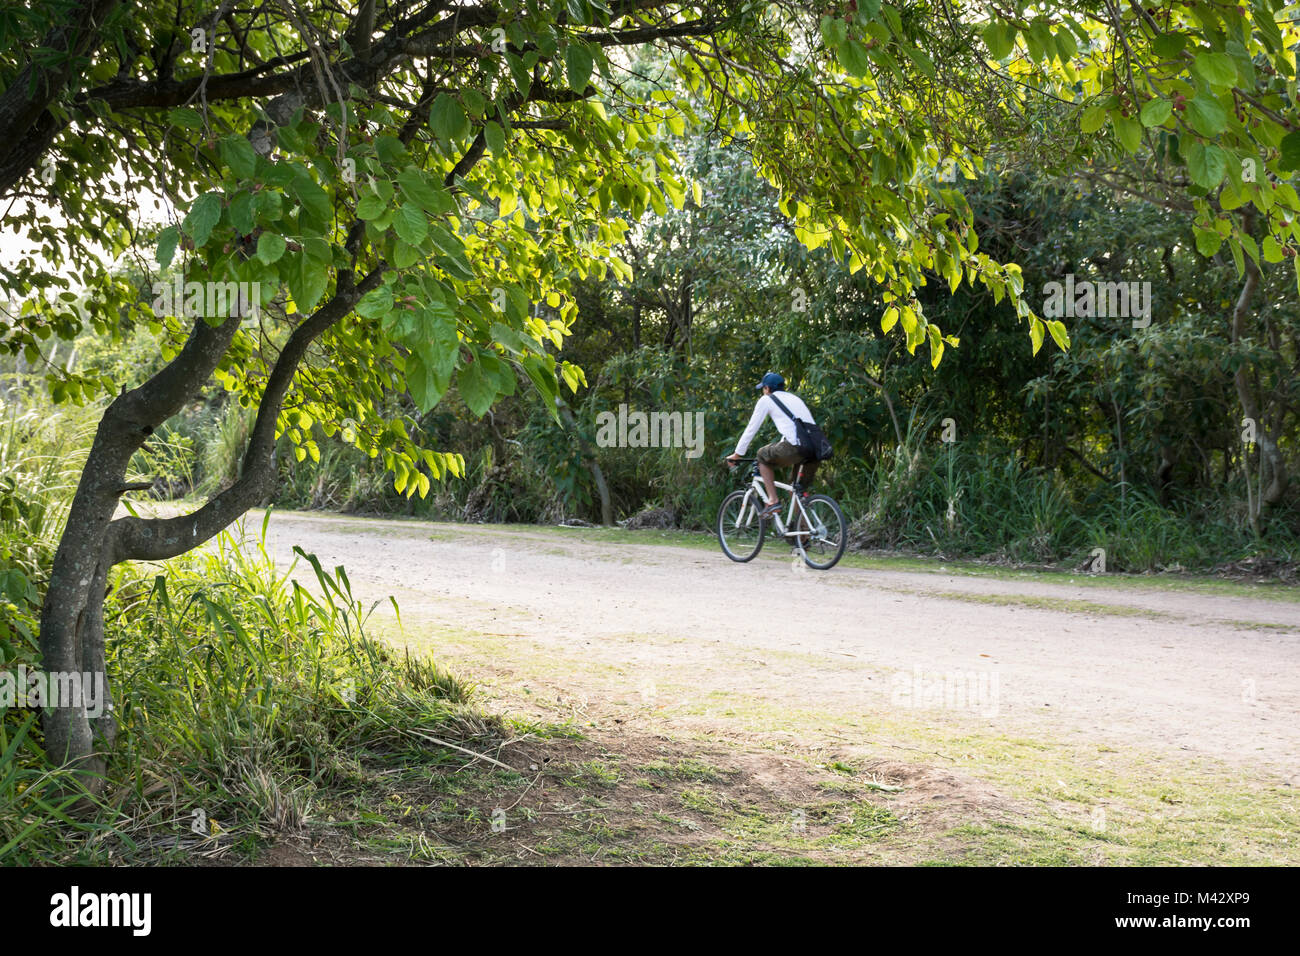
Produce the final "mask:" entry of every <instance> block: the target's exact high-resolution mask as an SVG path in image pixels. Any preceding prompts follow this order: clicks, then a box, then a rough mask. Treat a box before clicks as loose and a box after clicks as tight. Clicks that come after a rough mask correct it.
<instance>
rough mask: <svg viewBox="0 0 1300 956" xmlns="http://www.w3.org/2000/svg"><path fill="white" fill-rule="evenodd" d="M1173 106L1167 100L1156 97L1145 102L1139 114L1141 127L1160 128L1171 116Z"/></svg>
mask: <svg viewBox="0 0 1300 956" xmlns="http://www.w3.org/2000/svg"><path fill="white" fill-rule="evenodd" d="M1173 112H1174V104H1173V103H1171V102H1169V100H1165V99H1161V98H1160V97H1158V96H1157V97H1156V98H1155V99H1150V100H1147V101H1146V102H1145V103H1143V104H1142V112H1141V113H1140V114H1139V115H1140V117H1141V119H1142V125H1143V126H1146V127H1151V126H1160V125H1161V124H1163V123H1164V122H1165V121H1167V120H1168V119H1169V117H1170V116H1172V115H1173Z"/></svg>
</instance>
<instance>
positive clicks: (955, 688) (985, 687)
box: [890, 666, 999, 717]
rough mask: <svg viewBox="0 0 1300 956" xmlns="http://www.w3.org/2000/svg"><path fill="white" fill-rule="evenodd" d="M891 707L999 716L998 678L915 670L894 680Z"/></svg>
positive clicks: (987, 673) (991, 674) (989, 673)
mask: <svg viewBox="0 0 1300 956" xmlns="http://www.w3.org/2000/svg"><path fill="white" fill-rule="evenodd" d="M890 683H891V688H890V690H891V693H890V703H891V704H893V705H894V706H895V707H909V708H914V709H917V710H930V709H935V710H973V711H978V712H979V714H980V716H981V717H996V716H997V715H998V698H999V693H998V675H997V673H996V672H995V671H947V672H944V673H937V672H927V671H923V670H922V669H921V668H920V667H919V666H918V667H915V668H913V670H912V673H911V675H910V676H909V675H907V674H905V673H903V672H902V671H898V672H896V673H895V674H894V676H893V679H892V680H891V682H890Z"/></svg>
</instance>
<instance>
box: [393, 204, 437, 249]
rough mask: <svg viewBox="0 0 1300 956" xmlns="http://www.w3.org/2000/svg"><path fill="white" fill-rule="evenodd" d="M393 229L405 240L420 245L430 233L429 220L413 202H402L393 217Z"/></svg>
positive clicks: (410, 243) (413, 244)
mask: <svg viewBox="0 0 1300 956" xmlns="http://www.w3.org/2000/svg"><path fill="white" fill-rule="evenodd" d="M393 229H394V231H396V233H397V234H398V236H400V237H401V239H402V241H403V242H405V243H407V244H408V245H412V246H417V247H418V246H420V245H421V244H422V243H423V242H424V240H425V239H426V238H427V237H428V235H429V220H428V219H427V218H425V215H424V213H423V212H422V211H421V210H419V209H417V208H416V207H415V206H414V205H412V204H411V203H402V205H401V208H399V209H398V210H397V216H396V217H395V218H394V219H393Z"/></svg>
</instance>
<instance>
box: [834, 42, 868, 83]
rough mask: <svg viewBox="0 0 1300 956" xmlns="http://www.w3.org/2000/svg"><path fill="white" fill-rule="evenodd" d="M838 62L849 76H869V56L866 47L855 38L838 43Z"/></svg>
mask: <svg viewBox="0 0 1300 956" xmlns="http://www.w3.org/2000/svg"><path fill="white" fill-rule="evenodd" d="M838 53H839V57H840V63H841V65H843V67H844V69H845V70H846V71H848V73H849V75H851V76H869V75H870V73H871V57H869V56H868V55H867V48H866V47H864V46H863V45H862V44H861V43H859V42H858V41H857V40H845V41H844V42H843V43H841V44H840V45H839V50H838Z"/></svg>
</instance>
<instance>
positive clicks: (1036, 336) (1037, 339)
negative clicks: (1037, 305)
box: [1029, 319, 1043, 355]
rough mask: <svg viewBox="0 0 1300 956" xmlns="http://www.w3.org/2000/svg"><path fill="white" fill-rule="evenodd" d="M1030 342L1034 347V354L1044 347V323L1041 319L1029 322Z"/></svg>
mask: <svg viewBox="0 0 1300 956" xmlns="http://www.w3.org/2000/svg"><path fill="white" fill-rule="evenodd" d="M1029 341H1030V343H1031V344H1032V345H1033V347H1034V351H1033V354H1034V355H1037V354H1038V350H1039V349H1041V348H1042V347H1043V323H1042V320H1041V319H1030V320H1029Z"/></svg>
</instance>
